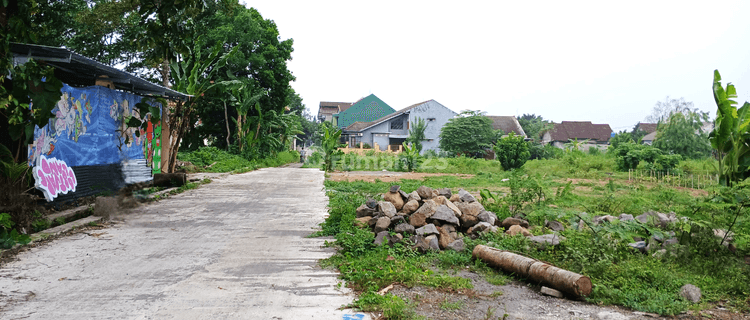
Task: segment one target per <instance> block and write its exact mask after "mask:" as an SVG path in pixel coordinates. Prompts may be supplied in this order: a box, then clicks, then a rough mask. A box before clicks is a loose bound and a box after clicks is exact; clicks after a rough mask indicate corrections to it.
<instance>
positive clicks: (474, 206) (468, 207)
mask: <svg viewBox="0 0 750 320" xmlns="http://www.w3.org/2000/svg"><path fill="white" fill-rule="evenodd" d="M455 205H456V208H458V209H459V210H461V216H465V215H470V216H473V217H474V218H477V217H478V216H479V214H480V213H482V211H484V207H483V206H482V204H481V203H479V202H476V201H475V202H457V203H455ZM477 219H479V218H477Z"/></svg>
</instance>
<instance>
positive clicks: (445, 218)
mask: <svg viewBox="0 0 750 320" xmlns="http://www.w3.org/2000/svg"><path fill="white" fill-rule="evenodd" d="M430 219H432V220H439V221H441V222H445V223H450V224H454V225H458V224H459V222H458V218H456V214H455V213H454V212H453V210H451V209H450V208H448V206H446V205H442V206H439V207H438V209H437V211H435V213H434V214H433V215H432V216H430Z"/></svg>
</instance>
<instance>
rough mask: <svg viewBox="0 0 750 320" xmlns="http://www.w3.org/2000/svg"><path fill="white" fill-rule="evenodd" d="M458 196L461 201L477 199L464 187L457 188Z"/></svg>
mask: <svg viewBox="0 0 750 320" xmlns="http://www.w3.org/2000/svg"><path fill="white" fill-rule="evenodd" d="M458 197H459V199H461V201H462V202H475V201H477V199H476V198H474V196H472V195H471V193H469V192H468V191H466V190H464V189H459V190H458Z"/></svg>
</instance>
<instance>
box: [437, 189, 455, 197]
mask: <svg viewBox="0 0 750 320" xmlns="http://www.w3.org/2000/svg"><path fill="white" fill-rule="evenodd" d="M438 194H439V195H441V196H443V197H445V198H446V199H450V198H451V196H452V195H453V192H451V188H442V189H440V190H438Z"/></svg>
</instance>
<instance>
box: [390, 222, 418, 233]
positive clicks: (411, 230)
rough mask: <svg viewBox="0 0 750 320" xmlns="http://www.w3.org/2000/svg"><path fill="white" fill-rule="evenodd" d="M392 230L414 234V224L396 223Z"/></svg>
mask: <svg viewBox="0 0 750 320" xmlns="http://www.w3.org/2000/svg"><path fill="white" fill-rule="evenodd" d="M393 230H394V231H396V232H398V233H403V234H414V233H415V230H414V226H412V225H410V224H408V223H402V224H399V225H396V228H394V229H393Z"/></svg>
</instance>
